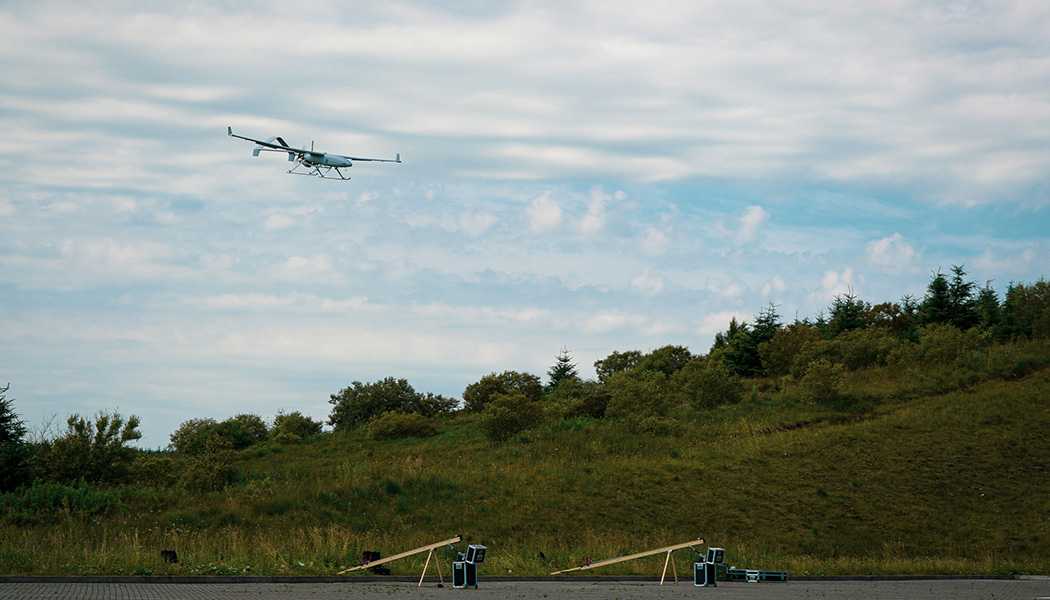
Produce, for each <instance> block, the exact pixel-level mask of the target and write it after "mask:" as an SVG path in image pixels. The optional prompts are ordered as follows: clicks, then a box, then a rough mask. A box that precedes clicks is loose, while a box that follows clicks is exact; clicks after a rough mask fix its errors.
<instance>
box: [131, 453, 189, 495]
mask: <svg viewBox="0 0 1050 600" xmlns="http://www.w3.org/2000/svg"><path fill="white" fill-rule="evenodd" d="M180 469H181V464H180V463H179V462H178V461H177V460H176V459H175V458H174V457H172V456H166V455H164V454H157V453H152V452H151V453H141V454H139V455H138V456H136V457H135V460H134V462H132V463H131V480H132V481H133V482H135V483H137V484H140V485H151V486H155V487H171V486H173V485H175V484H176V483H177V482H178V480H179V473H180Z"/></svg>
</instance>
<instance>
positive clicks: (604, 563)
mask: <svg viewBox="0 0 1050 600" xmlns="http://www.w3.org/2000/svg"><path fill="white" fill-rule="evenodd" d="M703 543H704V538H696V539H695V540H693V541H691V542H683V543H681V544H675V545H673V546H664V547H663V548H656V549H653V550H646V551H645V552H639V553H637V554H629V555H627V556H621V557H619V558H607V559H605V560H599V561H598V562H596V563H591V564H589V565H583V566H581V567H573V568H571V569H562V570H561V571H555V572H553V573H551V575H560V574H561V573H568V572H570V571H585V570H587V569H597V568H598V567H604V566H607V565H614V564H616V563H621V562H624V561H628V560H634V559H636V558H645V557H646V556H654V555H656V554H663V553H667V558H665V559H664V570H663V573H662V574H661V575H660V585H663V584H664V578H665V577H666V576H667V565H668V563H670V564H671V568H672V569H673V571H674V581H675V583H678V567H676V566H675V565H674V563H672V562H671V553H672V552H674V551H675V550H681V549H682V548H690V547H693V546H701V545H703Z"/></svg>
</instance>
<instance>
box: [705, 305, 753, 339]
mask: <svg viewBox="0 0 1050 600" xmlns="http://www.w3.org/2000/svg"><path fill="white" fill-rule="evenodd" d="M750 318H751V316H750V315H748V314H747V313H745V312H741V311H736V310H724V311H719V312H715V313H711V314H707V315H704V318H703V319H701V320H700V324H699V325H698V326H697V333H699V334H700V335H714V334H716V333H720V332H723V331H725V330H726V329H727V328H728V327H729V321H731V320H732V319H736V320H737V322H738V323H742V322H744V321H747V320H748V319H750Z"/></svg>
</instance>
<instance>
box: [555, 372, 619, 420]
mask: <svg viewBox="0 0 1050 600" xmlns="http://www.w3.org/2000/svg"><path fill="white" fill-rule="evenodd" d="M547 404H549V405H550V406H551V408H552V410H553V411H554V412H556V413H557V414H558V415H560V416H562V417H592V418H595V419H600V418H602V417H604V416H605V409H606V407H607V406H608V405H609V391H608V389H607V386H604V385H602V384H600V383H597V382H594V381H581V380H580V379H567V380H565V381H563V382H562V383H561V384H560V385H558V387H557V388H555V389H554V391H553V392H552V393H551V395H550V398H549V399H548V401H547Z"/></svg>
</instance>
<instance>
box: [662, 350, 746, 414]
mask: <svg viewBox="0 0 1050 600" xmlns="http://www.w3.org/2000/svg"><path fill="white" fill-rule="evenodd" d="M671 386H672V387H673V388H674V389H675V390H676V391H677V393H678V396H679V398H680V399H681V401H682V402H684V403H686V404H688V405H689V406H691V407H692V408H693V409H694V410H698V411H699V410H705V409H708V408H714V407H716V406H719V405H722V404H736V403H737V402H740V400H741V398H742V397H743V394H744V386H743V384H742V383H741V382H740V378H739V377H737V376H736V375H734V374H733V373H731V372H730V371H729V369H727V368H726V367H725V365H723V364H722V363H721V362H719V361H700V360H695V361H692V362H690V363H689V364H688V365H686V366H685V367H684V368H683V369H682V370H681V371H679V372H677V373H675V376H674V377H672V378H671Z"/></svg>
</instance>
